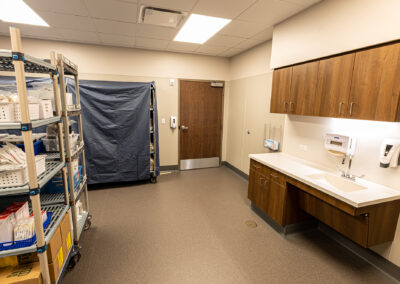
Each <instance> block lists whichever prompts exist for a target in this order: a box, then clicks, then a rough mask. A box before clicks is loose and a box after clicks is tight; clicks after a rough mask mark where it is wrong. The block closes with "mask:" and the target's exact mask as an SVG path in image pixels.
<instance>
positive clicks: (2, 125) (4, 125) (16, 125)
mask: <svg viewBox="0 0 400 284" xmlns="http://www.w3.org/2000/svg"><path fill="white" fill-rule="evenodd" d="M59 121H60V117H59V116H54V117H50V118H46V119H39V120H32V121H31V123H32V128H37V127H40V126H44V125H48V124H52V123H56V122H59ZM0 129H1V130H14V129H15V130H20V129H21V122H0Z"/></svg>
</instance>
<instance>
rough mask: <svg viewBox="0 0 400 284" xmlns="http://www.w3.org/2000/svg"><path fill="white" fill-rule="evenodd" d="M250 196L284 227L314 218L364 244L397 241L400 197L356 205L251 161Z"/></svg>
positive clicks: (367, 245)
mask: <svg viewBox="0 0 400 284" xmlns="http://www.w3.org/2000/svg"><path fill="white" fill-rule="evenodd" d="M248 198H249V199H250V200H251V202H252V203H253V204H254V205H256V206H257V207H258V208H259V209H261V210H262V211H263V212H264V213H265V214H267V215H268V216H269V217H270V218H271V219H273V220H274V221H275V222H277V223H278V224H279V225H281V226H286V225H289V224H294V223H297V222H300V221H303V220H305V219H309V218H311V216H312V217H314V218H316V219H318V220H319V221H321V222H322V223H324V224H326V225H328V226H330V227H331V228H333V229H334V230H336V231H338V232H339V233H341V234H342V235H344V236H345V237H347V238H349V239H351V240H352V241H354V242H355V243H357V244H359V245H361V246H363V247H371V246H374V245H377V244H381V243H385V242H388V241H393V239H394V235H395V232H396V226H397V221H398V217H399V213H400V200H395V201H389V202H384V203H380V204H376V205H371V206H365V207H361V208H355V207H353V206H351V205H349V204H347V203H344V202H343V201H341V200H338V199H336V198H333V197H332V196H329V195H327V194H325V193H323V192H321V191H319V190H316V189H314V188H312V187H310V186H308V185H306V184H303V183H301V182H299V181H297V180H295V179H293V178H291V177H287V176H285V175H284V174H282V173H280V172H278V171H276V170H274V169H271V168H269V167H267V166H264V165H262V164H260V163H258V162H256V161H253V160H251V163H250V175H249V188H248Z"/></svg>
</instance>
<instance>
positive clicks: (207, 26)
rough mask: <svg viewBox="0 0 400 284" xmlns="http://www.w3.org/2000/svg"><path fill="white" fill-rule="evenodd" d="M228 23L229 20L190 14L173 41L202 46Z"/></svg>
mask: <svg viewBox="0 0 400 284" xmlns="http://www.w3.org/2000/svg"><path fill="white" fill-rule="evenodd" d="M230 22H231V20H229V19H223V18H216V17H209V16H203V15H198V14H191V15H190V16H189V19H188V20H187V21H186V23H185V24H184V25H183V27H182V28H181V30H180V31H179V33H178V34H177V35H176V36H175V38H174V41H183V42H191V43H200V44H203V43H205V42H206V41H207V40H208V39H209V38H211V37H212V36H213V35H215V34H216V33H217V32H219V31H220V30H221V29H222V28H223V27H225V26H226V25H227V24H229V23H230Z"/></svg>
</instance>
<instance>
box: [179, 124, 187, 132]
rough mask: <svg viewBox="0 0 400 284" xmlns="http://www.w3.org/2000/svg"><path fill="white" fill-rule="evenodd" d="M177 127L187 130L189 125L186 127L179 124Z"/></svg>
mask: <svg viewBox="0 0 400 284" xmlns="http://www.w3.org/2000/svg"><path fill="white" fill-rule="evenodd" d="M179 128H180V129H181V130H183V131H184V130H188V129H189V127H187V126H185V125H181V126H179Z"/></svg>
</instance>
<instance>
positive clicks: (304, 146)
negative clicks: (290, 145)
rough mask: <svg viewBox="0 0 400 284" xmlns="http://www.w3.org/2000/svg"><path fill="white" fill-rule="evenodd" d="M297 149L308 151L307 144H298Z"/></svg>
mask: <svg viewBox="0 0 400 284" xmlns="http://www.w3.org/2000/svg"><path fill="white" fill-rule="evenodd" d="M299 150H300V151H308V147H307V145H302V144H300V145H299Z"/></svg>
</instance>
